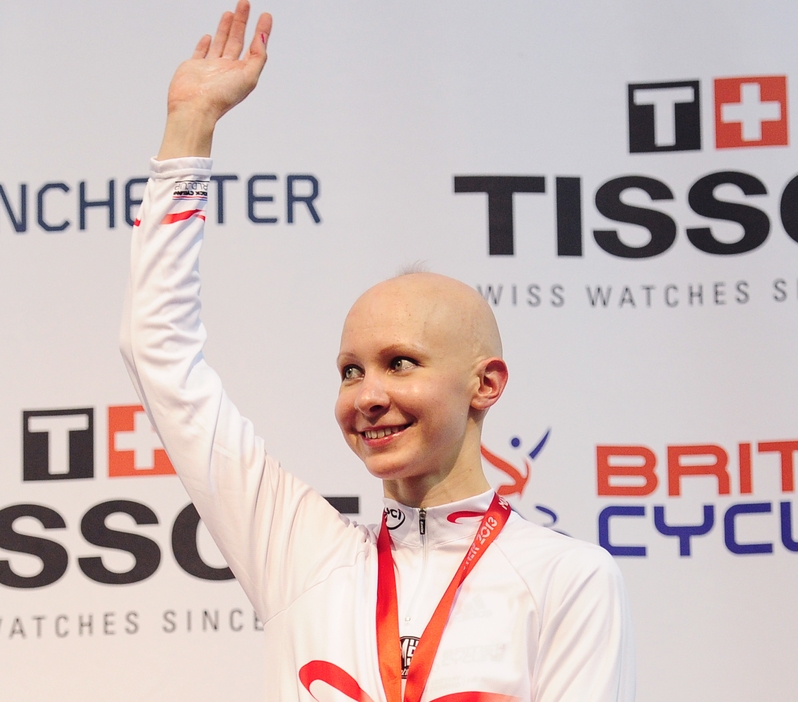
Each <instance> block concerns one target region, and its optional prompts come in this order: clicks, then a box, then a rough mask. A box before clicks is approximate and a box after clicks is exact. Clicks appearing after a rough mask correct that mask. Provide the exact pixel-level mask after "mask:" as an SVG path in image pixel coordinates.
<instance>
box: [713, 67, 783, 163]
mask: <svg viewBox="0 0 798 702" xmlns="http://www.w3.org/2000/svg"><path fill="white" fill-rule="evenodd" d="M787 144H788V137H787V76H760V77H752V78H718V79H716V80H715V146H716V147H717V148H718V149H733V148H739V147H744V146H786V145H787Z"/></svg>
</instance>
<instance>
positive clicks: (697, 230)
mask: <svg viewBox="0 0 798 702" xmlns="http://www.w3.org/2000/svg"><path fill="white" fill-rule="evenodd" d="M725 184H731V185H736V186H737V187H738V188H739V189H740V190H741V191H742V192H743V194H745V195H767V189H766V188H765V185H764V183H762V181H761V180H759V179H758V178H755V177H754V176H752V175H749V174H748V173H740V172H739V171H721V172H719V173H710V174H709V175H706V176H704V177H703V178H699V179H698V180H697V181H696V182H695V183H694V184H693V186H692V187H691V188H690V192H689V194H688V195H687V201H688V202H689V203H690V207H691V209H692V210H693V212H695V213H696V214H699V215H701V216H702V217H709V218H710V219H721V220H725V221H728V222H737V223H738V224H739V225H741V226H742V228H743V235H742V237H740V239H738V240H737V241H735V242H733V243H731V244H727V243H725V242H723V241H719V240H718V239H716V238H715V237H714V236H713V234H712V229H710V228H709V227H688V228H687V230H686V231H687V238H688V239H689V240H690V242H691V243H692V244H693V246H695V247H696V248H697V249H700V250H701V251H704V252H706V253H710V254H718V255H720V256H728V255H732V254H740V253H745V252H747V251H752V250H753V249H755V248H757V247H758V246H761V245H762V244H763V243H764V242H765V239H767V238H768V233H769V232H770V220H769V219H768V216H767V215H766V214H765V213H764V212H763V211H762V210H760V209H757V208H756V207H751V206H750V205H743V204H741V203H738V202H727V201H725V200H718V199H717V198H716V197H715V188H717V187H718V186H719V185H725Z"/></svg>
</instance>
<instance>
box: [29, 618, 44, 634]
mask: <svg viewBox="0 0 798 702" xmlns="http://www.w3.org/2000/svg"><path fill="white" fill-rule="evenodd" d="M31 619H33V621H35V622H36V638H37V639H40V638H42V622H43V621H44V620H45V619H46V617H45V616H44V615H43V614H34V615H33V616H32V617H31Z"/></svg>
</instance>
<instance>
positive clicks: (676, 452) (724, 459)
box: [668, 444, 731, 497]
mask: <svg viewBox="0 0 798 702" xmlns="http://www.w3.org/2000/svg"><path fill="white" fill-rule="evenodd" d="M686 456H705V457H707V458H712V459H714V461H713V462H710V463H698V464H696V463H693V462H691V463H689V464H687V465H685V464H684V463H683V462H682V459H683V458H684V457H686ZM728 464H729V456H728V454H727V453H726V451H724V450H723V449H722V448H721V447H720V446H716V445H715V444H699V445H695V446H668V495H670V496H671V497H676V496H679V495H681V494H682V484H681V481H682V477H683V476H685V475H714V476H715V477H716V478H717V479H718V494H719V495H728V494H729V493H730V492H731V481H730V480H729V473H728V471H727V470H726V466H727V465H728Z"/></svg>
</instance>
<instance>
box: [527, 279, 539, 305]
mask: <svg viewBox="0 0 798 702" xmlns="http://www.w3.org/2000/svg"><path fill="white" fill-rule="evenodd" d="M526 294H527V300H526V304H527V305H529V306H530V307H539V306H540V286H539V285H537V284H536V283H532V285H528V286H527V289H526Z"/></svg>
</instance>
